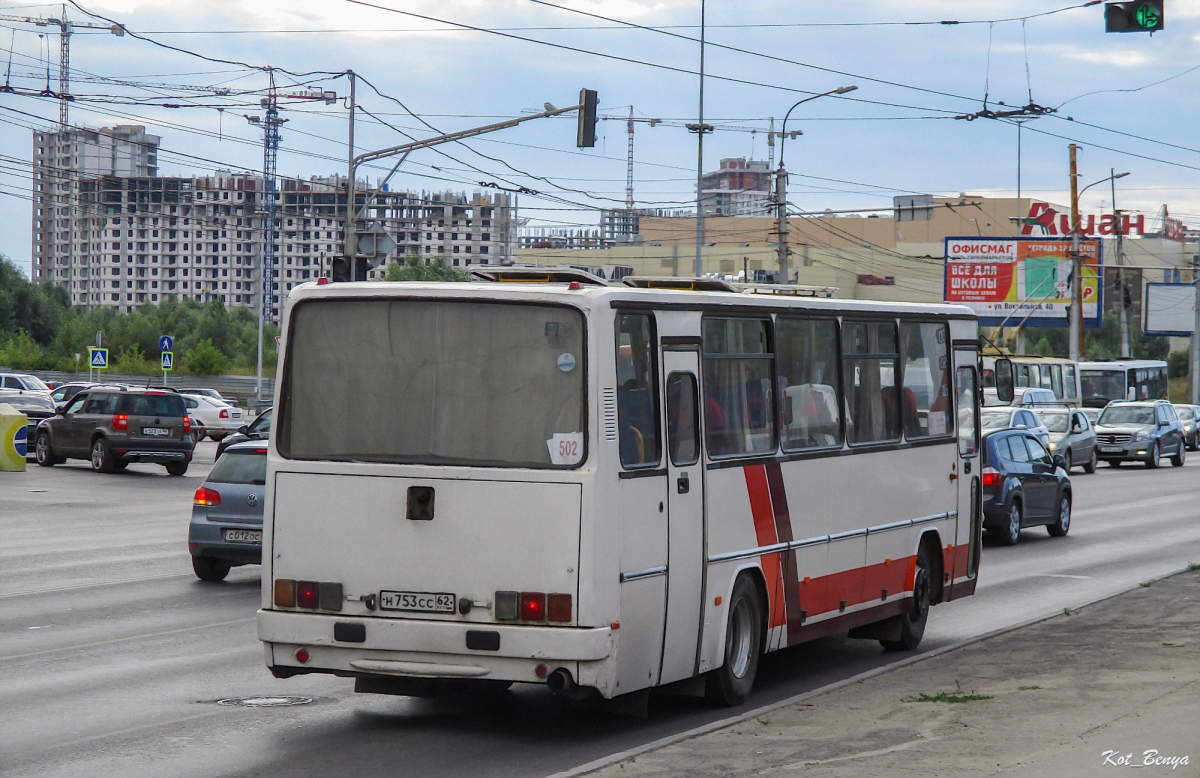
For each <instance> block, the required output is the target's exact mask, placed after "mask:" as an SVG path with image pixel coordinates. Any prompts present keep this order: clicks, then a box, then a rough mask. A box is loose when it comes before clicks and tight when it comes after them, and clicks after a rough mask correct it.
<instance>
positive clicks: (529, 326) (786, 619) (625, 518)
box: [258, 273, 1011, 704]
mask: <svg viewBox="0 0 1200 778" xmlns="http://www.w3.org/2000/svg"><path fill="white" fill-rule="evenodd" d="M518 280H524V281H528V280H530V279H529V278H528V277H521V278H520V279H518ZM542 280H549V281H552V282H553V281H555V280H556V276H555V275H554V274H553V273H550V274H546V276H545V278H543V279H542ZM655 285H656V284H654V283H648V282H646V281H645V280H643V279H636V278H635V279H626V285H625V286H619V287H615V286H609V285H601V284H596V285H593V284H589V283H587V282H586V281H585V282H584V283H578V282H575V283H570V284H568V283H545V284H532V283H503V282H501V283H463V284H455V283H444V284H426V283H395V284H393V283H382V282H374V283H347V284H335V285H326V286H318V285H315V284H306V285H304V286H301V287H298V288H297V289H296V290H295V291H293V292H292V293H291V298H290V300H289V308H288V312H287V313H286V314H285V322H284V327H285V334H284V338H283V343H284V349H283V359H282V360H281V366H280V369H279V387H280V388H279V391H278V392H277V393H276V404H277V408H276V410H275V414H276V415H275V419H276V421H275V425H274V428H273V429H272V431H271V440H270V446H269V450H268V451H269V453H268V475H267V485H268V488H267V495H268V496H267V499H266V510H265V520H264V531H263V557H262V559H263V581H264V586H263V600H262V607H261V610H260V611H259V614H258V632H259V636H260V638H261V640H262V641H263V642H264V646H265V657H266V664H267V665H268V666H269V668H270V669H271V671H272V672H273V673H274V675H275V676H277V677H281V678H286V677H291V676H295V675H298V674H303V673H331V674H334V675H338V676H344V677H351V678H354V679H356V680H355V689H356V690H357V691H363V692H379V693H392V694H423V693H428V692H430V690H436V689H437V688H439V687H440V686H443V685H444V684H446V683H448V682H449V683H463V682H464V681H474V682H479V683H481V684H483V683H488V682H490V683H492V684H498V685H501V686H503V685H507V684H511V683H513V682H527V683H542V684H548V685H549V686H550V687H551V688H552V689H554V690H555V691H560V692H563V693H566V694H569V695H572V696H576V695H593V696H600V697H604V698H611V697H615V696H618V695H624V694H627V693H633V692H639V693H642V692H646V691H647V690H649V689H650V688H651V687H657V686H665V685H668V684H678V685H679V686H678V687H677V688H688V689H691V690H692V691H693V692H696V693H699V692H700V691H701V690H703V691H704V692H705V693H706V694H707V695H708V696H709V697H710V698H711V699H712V700H714V701H715V702H717V703H718V704H736V703H739V702H741V701H742V700H744V699H745V698H746V696H747V694H748V693H749V691H750V688H751V685H752V684H753V682H754V677H755V673H756V670H757V666H758V660H759V657H760V655H761V654H762V653H764V652H767V651H774V650H777V649H782V648H784V647H787V646H792V645H795V644H797V643H800V642H803V641H806V640H811V639H814V638H818V637H821V636H825V635H830V634H834V633H845V632H847V631H848V632H849V633H850V635H851V636H852V637H861V638H868V639H874V640H879V641H881V642H882V644H883V646H885V647H886V648H888V649H893V650H911V649H913V648H915V647H916V646H917V644H918V643H920V641H921V637H922V634H923V632H924V630H925V626H926V621H927V618H928V616H929V610H930V606H933V605H936V604H938V603H944V602H947V601H949V600H952V599H957V598H960V597H964V596H967V595H970V594H972V593H973V592H974V590H975V585H976V581H977V576H978V570H979V558H980V542H981V531H982V529H981V516H980V505H981V503H980V494H979V491H980V490H979V487H980V470H981V466H980V464H979V422H978V419H979V408H978V405H979V397H980V394H981V392H980V391H979V339H978V329H977V322H976V316H975V314H974V313H973V312H972V311H971V310H970V309H968V308H965V307H960V306H953V305H921V304H903V303H887V302H868V301H858V300H838V299H796V298H790V297H783V296H771V295H766V296H764V295H751V294H744V293H738V292H737V291H720V290H718V291H704V287H705V284H704V283H702V282H701V281H700V280H698V281H697V282H696V284H695V285H694V288H692V289H689V290H677V289H656V288H647V287H653V286H655ZM685 285H688V286H692V285H691V284H690V282H689V283H687V284H685ZM712 285H713V284H709V286H712ZM715 285H716V286H724V284H720V283H717V284H715ZM639 287H640V288H639ZM998 367H999V366H998ZM1006 391H1009V392H1011V384H1009V385H1008V389H1007V390H1006Z"/></svg>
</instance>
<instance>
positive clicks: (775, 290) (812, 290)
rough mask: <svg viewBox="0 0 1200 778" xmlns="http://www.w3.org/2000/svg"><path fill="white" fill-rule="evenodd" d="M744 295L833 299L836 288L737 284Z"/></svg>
mask: <svg viewBox="0 0 1200 778" xmlns="http://www.w3.org/2000/svg"><path fill="white" fill-rule="evenodd" d="M738 288H739V289H741V290H742V291H743V292H745V293H746V294H774V295H784V296H787V297H833V296H834V295H835V294H837V290H838V288H837V287H836V286H803V285H801V284H738Z"/></svg>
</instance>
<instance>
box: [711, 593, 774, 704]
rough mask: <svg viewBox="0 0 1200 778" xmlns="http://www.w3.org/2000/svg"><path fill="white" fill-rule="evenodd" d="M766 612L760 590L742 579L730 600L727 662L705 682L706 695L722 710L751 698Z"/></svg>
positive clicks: (760, 651)
mask: <svg viewBox="0 0 1200 778" xmlns="http://www.w3.org/2000/svg"><path fill="white" fill-rule="evenodd" d="M762 634H763V608H762V604H761V603H760V602H759V599H758V589H757V588H756V587H755V586H754V583H753V581H751V580H750V578H749V577H748V576H740V577H739V578H738V579H737V582H736V583H735V584H734V585H733V595H732V596H731V597H730V598H729V620H728V623H727V624H726V625H725V662H724V664H722V665H721V666H720V667H719V668H717V669H716V670H713V671H712V672H711V673H710V674H709V676H708V680H707V681H706V687H707V688H706V690H705V695H706V696H707V697H708V699H709V701H710V702H712V703H714V704H716V705H720V706H723V707H729V706H733V705H740V704H741V703H743V702H745V701H746V698H747V697H749V696H750V689H751V688H752V687H753V686H754V676H755V675H756V674H757V673H758V658H759V656H760V655H761V654H762Z"/></svg>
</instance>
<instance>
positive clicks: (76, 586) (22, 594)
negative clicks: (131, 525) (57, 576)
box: [0, 573, 191, 599]
mask: <svg viewBox="0 0 1200 778" xmlns="http://www.w3.org/2000/svg"><path fill="white" fill-rule="evenodd" d="M190 577H191V574H190V573H171V574H170V575H150V576H146V577H145V578H121V579H119V580H116V581H96V582H94V583H81V584H74V585H72V586H58V587H55V588H53V589H33V590H32V591H28V592H9V593H7V594H0V599H5V598H8V597H28V596H29V595H31V594H51V593H53V592H69V591H71V590H72V589H90V588H92V587H94V586H117V585H119V584H127V583H138V582H139V581H164V580H166V579H168V578H190Z"/></svg>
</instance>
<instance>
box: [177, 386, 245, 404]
mask: <svg viewBox="0 0 1200 778" xmlns="http://www.w3.org/2000/svg"><path fill="white" fill-rule="evenodd" d="M179 393H180V394H202V395H204V396H205V397H208V398H210V399H213V400H216V401H217V402H223V403H225V404H226V405H232V406H234V407H235V408H236V407H237V404H238V401H237V398H236V397H226V396H225V395H223V394H221V393H220V392H218V391H217V390H216V389H180V390H179Z"/></svg>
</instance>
